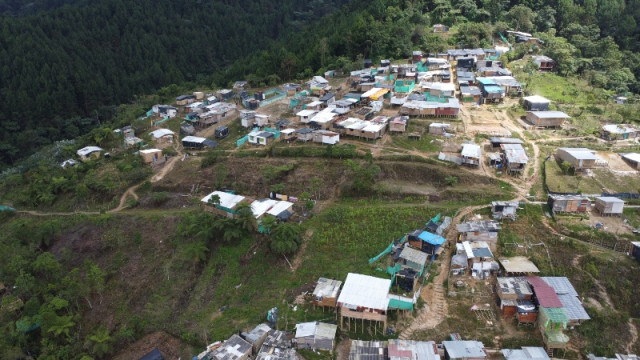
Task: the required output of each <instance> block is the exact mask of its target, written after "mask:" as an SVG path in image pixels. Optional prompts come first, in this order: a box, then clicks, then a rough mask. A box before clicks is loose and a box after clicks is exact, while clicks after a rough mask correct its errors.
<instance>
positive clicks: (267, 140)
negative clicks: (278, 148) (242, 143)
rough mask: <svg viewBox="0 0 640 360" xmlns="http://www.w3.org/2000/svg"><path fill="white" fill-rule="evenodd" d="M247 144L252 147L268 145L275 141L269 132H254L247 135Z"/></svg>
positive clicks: (273, 135)
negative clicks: (252, 145)
mask: <svg viewBox="0 0 640 360" xmlns="http://www.w3.org/2000/svg"><path fill="white" fill-rule="evenodd" d="M248 137H249V143H250V144H254V145H265V146H266V145H269V144H271V143H272V142H274V141H275V139H276V138H275V134H274V133H272V132H269V131H262V130H254V131H252V132H250V133H249V135H248Z"/></svg>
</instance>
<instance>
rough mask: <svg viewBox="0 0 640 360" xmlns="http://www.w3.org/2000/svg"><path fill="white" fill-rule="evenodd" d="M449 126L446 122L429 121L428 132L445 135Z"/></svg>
mask: <svg viewBox="0 0 640 360" xmlns="http://www.w3.org/2000/svg"><path fill="white" fill-rule="evenodd" d="M450 127H451V124H446V123H437V122H436V123H431V124H429V134H432V135H445V134H446V133H447V129H449V128H450Z"/></svg>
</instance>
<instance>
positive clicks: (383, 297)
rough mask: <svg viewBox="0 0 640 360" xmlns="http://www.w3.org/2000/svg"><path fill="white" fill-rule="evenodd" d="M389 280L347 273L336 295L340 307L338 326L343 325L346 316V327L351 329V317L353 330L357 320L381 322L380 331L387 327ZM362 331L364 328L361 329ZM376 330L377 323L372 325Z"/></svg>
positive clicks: (356, 326) (355, 328)
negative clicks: (338, 293)
mask: <svg viewBox="0 0 640 360" xmlns="http://www.w3.org/2000/svg"><path fill="white" fill-rule="evenodd" d="M390 287H391V280H389V279H381V278H377V277H373V276H368V275H362V274H355V273H349V274H347V279H346V280H345V282H344V286H343V288H342V292H340V296H339V297H338V307H339V308H340V327H343V326H344V319H345V318H347V328H348V329H349V330H351V324H352V321H351V320H352V319H353V320H355V321H353V325H354V330H355V331H357V329H358V321H357V320H362V324H363V325H361V327H362V328H363V327H364V320H369V321H371V322H373V323H374V324H376V323H377V322H381V323H382V333H384V332H385V331H386V329H387V309H388V306H389V299H388V295H389V288H390ZM362 330H363V331H364V329H362ZM374 331H377V325H375V327H374Z"/></svg>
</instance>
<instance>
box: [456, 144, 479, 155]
mask: <svg viewBox="0 0 640 360" xmlns="http://www.w3.org/2000/svg"><path fill="white" fill-rule="evenodd" d="M460 155H462V156H464V157H470V158H474V159H479V158H480V157H481V156H482V150H481V149H480V146H479V145H476V144H462V152H461V153H460Z"/></svg>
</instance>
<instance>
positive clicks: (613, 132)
mask: <svg viewBox="0 0 640 360" xmlns="http://www.w3.org/2000/svg"><path fill="white" fill-rule="evenodd" d="M600 136H601V137H602V138H603V139H605V140H628V139H635V138H637V137H639V136H640V129H638V128H637V127H636V126H634V125H629V124H619V125H618V124H607V125H603V126H602V129H601V130H600Z"/></svg>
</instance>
